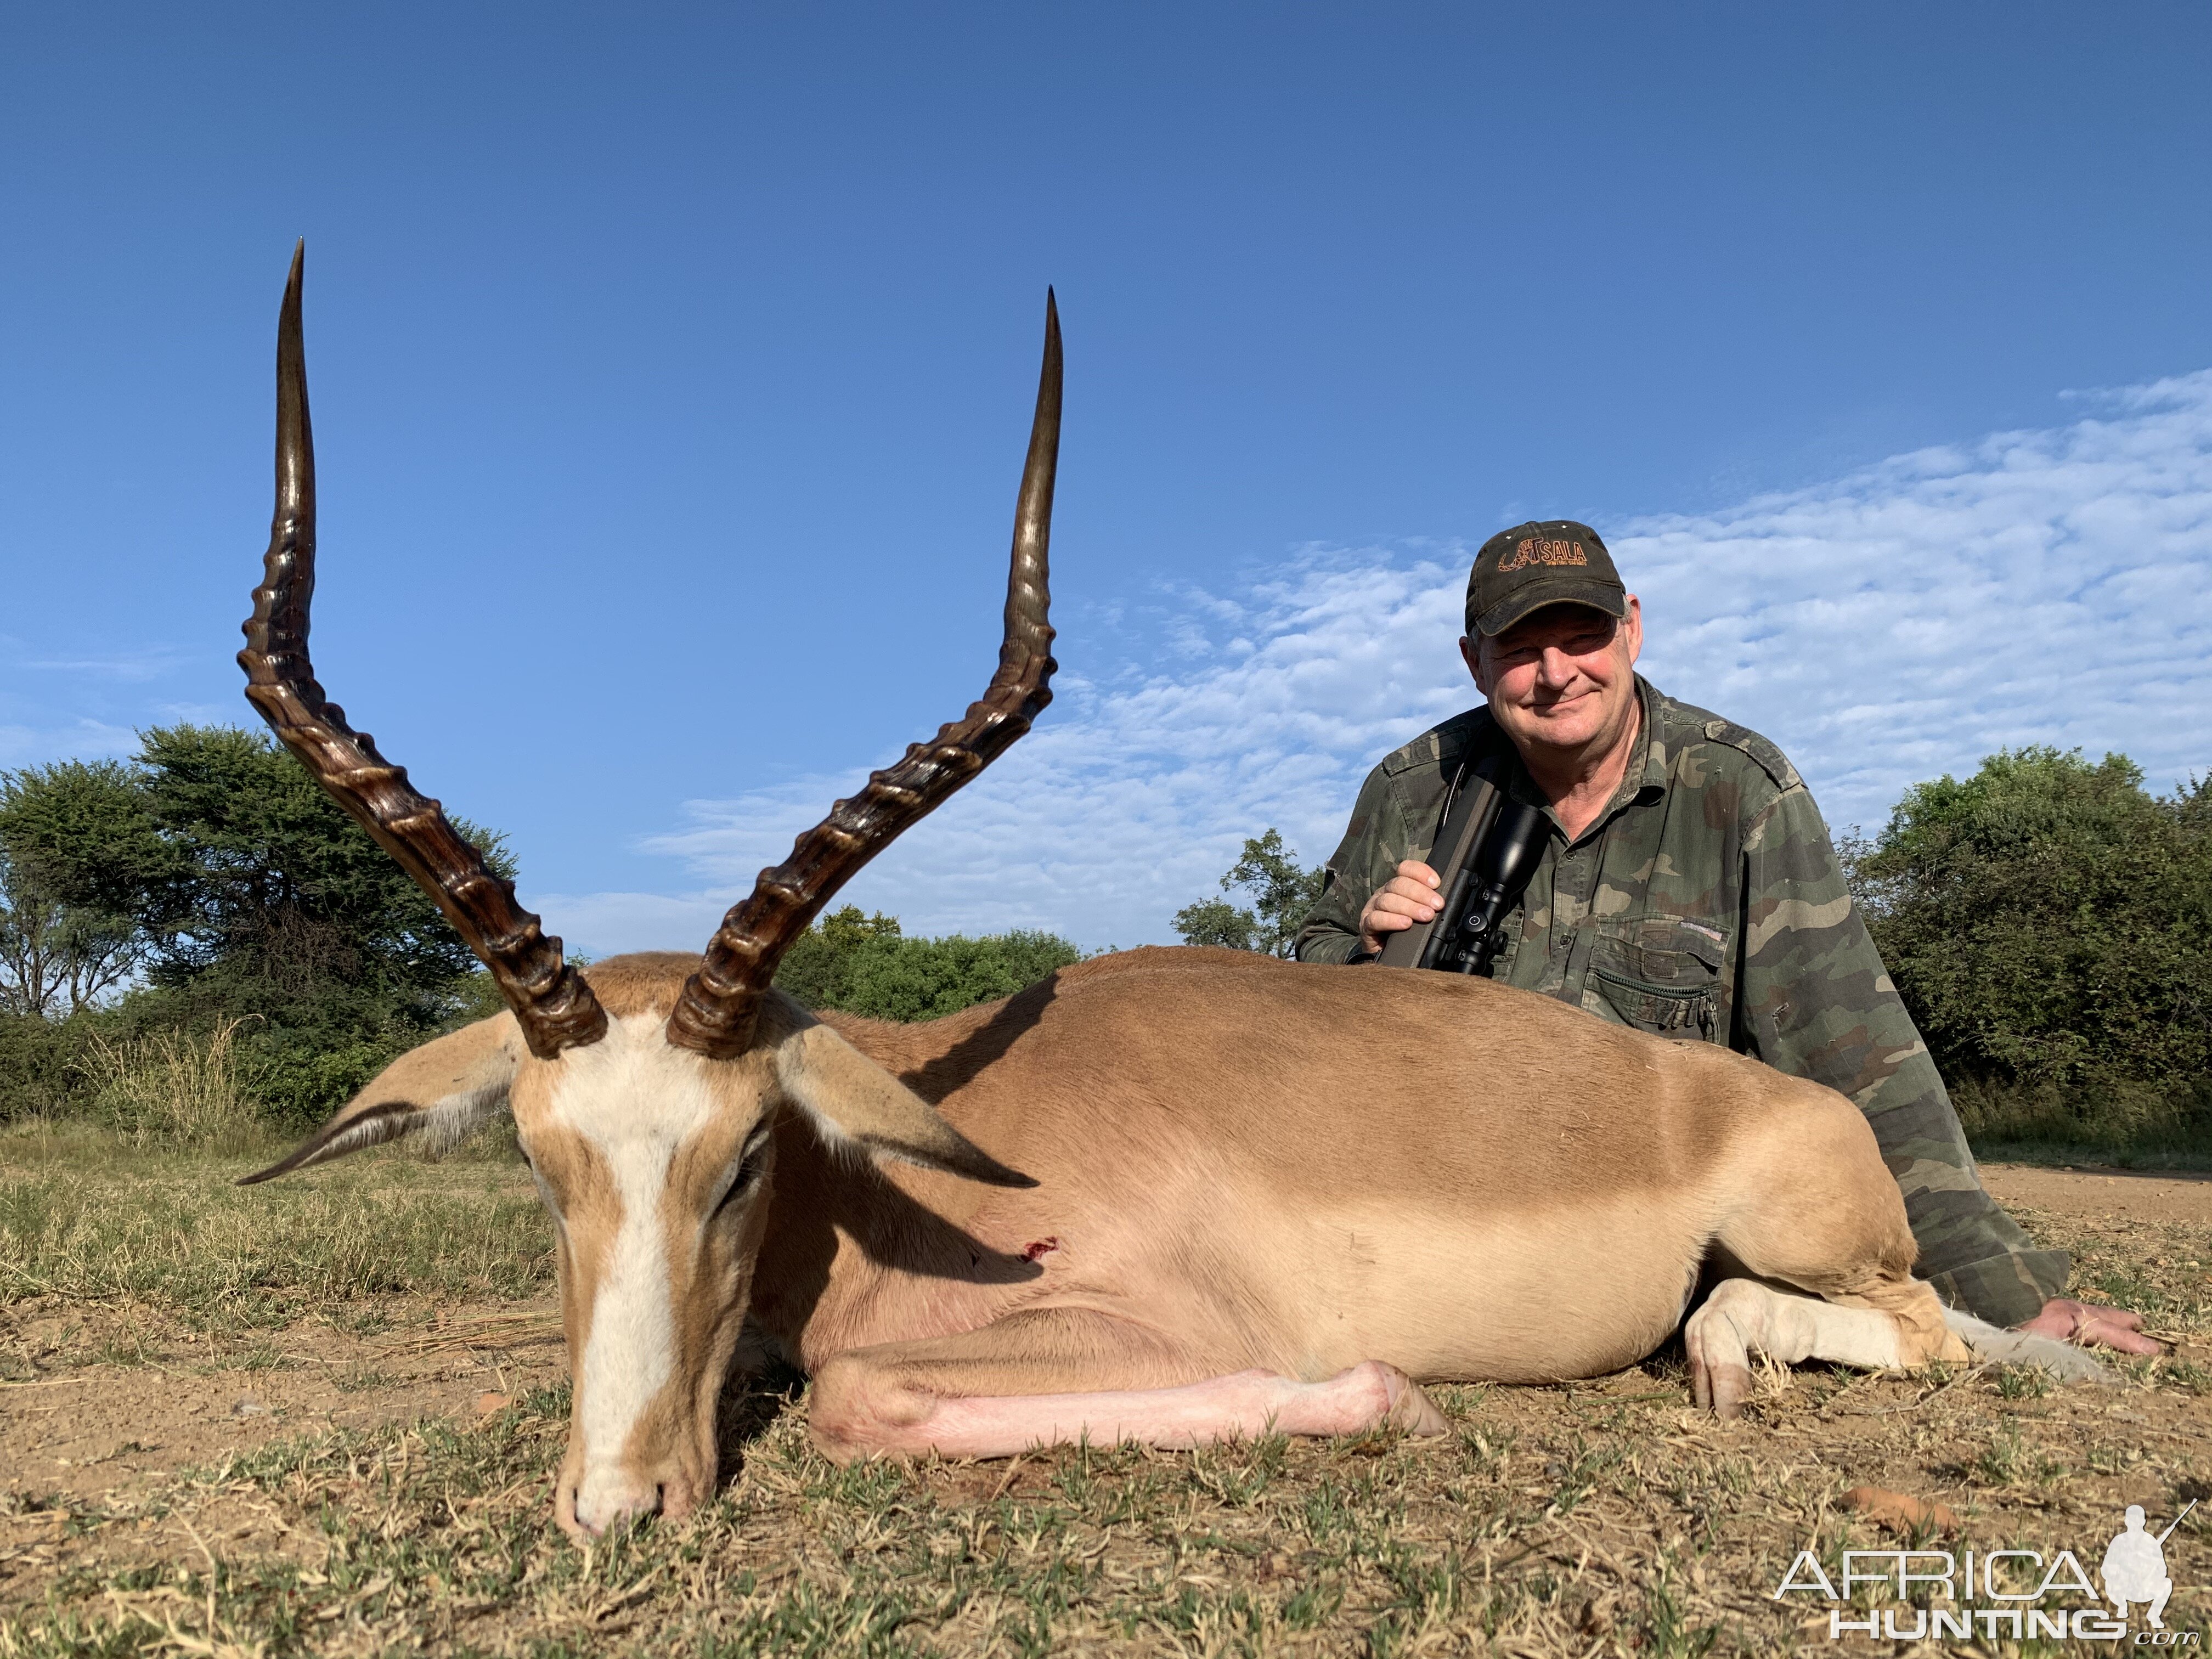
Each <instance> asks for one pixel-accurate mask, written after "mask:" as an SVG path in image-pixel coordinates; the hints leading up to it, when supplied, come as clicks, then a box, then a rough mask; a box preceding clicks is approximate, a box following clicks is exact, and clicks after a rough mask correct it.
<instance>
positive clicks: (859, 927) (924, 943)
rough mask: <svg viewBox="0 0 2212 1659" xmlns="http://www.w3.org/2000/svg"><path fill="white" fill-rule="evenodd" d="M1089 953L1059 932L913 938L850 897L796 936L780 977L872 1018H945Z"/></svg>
mask: <svg viewBox="0 0 2212 1659" xmlns="http://www.w3.org/2000/svg"><path fill="white" fill-rule="evenodd" d="M1082 956H1083V953H1082V952H1081V951H1078V950H1077V949H1076V948H1075V947H1074V946H1073V945H1071V944H1069V943H1068V942H1067V941H1066V939H1061V938H1060V937H1059V936H1057V935H1056V934H1053V933H1028V932H1014V933H992V934H987V935H985V936H983V937H982V938H980V939H970V938H969V937H967V936H966V935H964V934H960V933H951V934H948V935H946V936H945V938H943V939H908V938H906V937H904V935H903V934H902V933H901V932H900V929H899V923H898V918H897V917H896V916H886V915H881V914H878V915H872V916H868V915H861V913H860V908H859V907H858V906H856V905H851V904H848V905H847V906H845V907H844V908H842V909H841V910H838V911H836V913H834V914H833V915H828V916H824V917H823V919H822V921H820V922H819V923H817V925H816V926H814V927H810V928H809V929H807V931H806V932H805V933H804V934H802V935H801V936H800V937H799V938H798V939H794V940H793V942H792V945H791V948H790V950H789V951H786V952H785V954H784V958H783V961H782V963H781V965H779V966H778V968H777V969H776V975H775V982H776V984H777V985H778V986H780V987H781V988H782V989H784V990H786V991H787V992H789V993H790V994H792V995H793V996H794V997H796V998H797V999H798V1000H799V1001H801V1002H803V1003H805V1005H806V1006H808V1007H810V1008H836V1009H839V1010H842V1012H846V1013H852V1014H861V1015H865V1016H866V1017H867V1018H870V1019H895V1020H921V1019H939V1018H943V1017H944V1016H945V1015H946V1014H956V1013H958V1012H960V1011H961V1010H962V1009H963V1008H970V1007H973V1006H975V1004H977V1003H979V1002H990V1001H994V1000H996V999H998V998H1000V997H1007V996H1012V994H1014V993H1015V992H1017V991H1018V990H1020V989H1022V987H1024V986H1027V985H1033V984H1035V983H1036V981H1038V980H1041V979H1042V978H1043V977H1044V976H1045V975H1047V974H1049V973H1050V972H1052V971H1053V969H1055V968H1065V967H1066V966H1067V965H1068V964H1069V963H1073V962H1079V961H1081V960H1082Z"/></svg>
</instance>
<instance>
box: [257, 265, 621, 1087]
mask: <svg viewBox="0 0 2212 1659" xmlns="http://www.w3.org/2000/svg"><path fill="white" fill-rule="evenodd" d="M306 264H307V243H306V242H305V241H304V240H302V241H301V244H300V246H298V248H297V249H295V251H294V252H293V255H292V275H291V279H290V280H289V282H287V283H285V285H284V306H283V311H282V312H281V313H278V317H277V321H276V517H275V519H274V520H273V521H272V522H271V524H270V531H269V552H268V556H267V557H266V558H265V559H264V562H263V567H262V572H263V574H262V582H261V586H258V587H257V588H255V589H254V590H253V615H252V617H249V618H248V619H247V621H246V649H245V650H243V651H241V652H240V653H238V664H239V666H240V667H241V668H243V669H244V670H245V671H246V700H247V701H248V702H251V703H252V705H253V706H254V708H257V709H258V710H259V711H260V712H261V718H262V719H264V720H267V721H268V722H269V725H270V729H271V730H272V731H274V732H276V735H277V736H278V737H279V738H282V739H283V743H284V746H285V747H286V748H287V749H289V750H291V751H292V753H293V754H294V755H295V756H297V757H299V760H300V763H301V765H303V766H305V767H306V768H307V770H308V771H309V772H311V773H312V774H313V775H314V778H315V781H317V782H318V783H319V784H321V785H322V786H323V787H324V788H325V790H327V791H328V792H329V793H330V794H331V799H334V800H336V801H337V804H338V805H341V806H343V808H345V810H346V811H348V812H349V813H350V814H351V815H352V817H354V819H355V821H356V822H357V823H359V824H360V825H361V827H362V829H366V830H368V833H369V834H370V835H372V836H375V837H376V841H377V843H378V845H380V847H382V848H384V850H385V851H386V852H387V853H389V854H392V857H393V858H395V859H397V860H398V861H399V866H400V868H401V869H403V870H404V871H406V872H407V873H408V874H409V875H410V876H412V877H413V878H415V879H416V882H417V883H418V884H420V885H421V886H422V890H423V891H424V892H426V893H428V895H429V896H431V898H432V899H433V900H435V902H436V903H437V906H438V908H439V909H441V910H442V911H444V912H445V915H446V920H447V921H450V922H452V923H453V928H454V931H455V932H457V933H459V934H460V936H461V938H462V939H465V940H466V941H467V943H468V946H469V949H471V951H475V952H476V953H477V956H478V957H481V958H482V959H483V964H484V966H485V967H487V968H489V969H491V975H492V978H493V980H494V981H495V982H496V983H497V985H498V986H499V989H500V994H501V995H502V996H504V997H505V998H506V999H507V1006H509V1007H511V1008H513V1010H514V1015H515V1018H517V1019H518V1020H520V1022H521V1023H522V1034H523V1038H524V1040H525V1041H526V1042H528V1043H529V1045H530V1051H531V1053H532V1054H536V1055H537V1056H538V1058H539V1059H541V1060H550V1059H552V1058H553V1057H554V1056H555V1055H556V1054H559V1053H560V1052H561V1051H562V1049H563V1048H574V1047H576V1046H577V1045H578V1044H580V1043H586V1042H597V1041H598V1040H599V1038H600V1037H602V1036H605V1035H606V1030H607V1017H606V1014H605V1012H604V1011H602V1010H601V1008H600V1007H599V1000H598V999H597V998H596V997H594V996H593V995H592V987H590V986H588V985H586V983H585V982H584V981H583V978H582V976H581V975H579V974H578V973H577V972H576V970H575V969H574V968H572V967H570V966H569V965H568V963H566V962H564V961H563V960H562V956H561V941H560V940H559V939H548V938H547V937H546V936H545V934H544V931H543V930H542V929H541V928H540V927H539V926H538V918H537V917H536V916H534V915H531V913H530V912H529V911H527V910H526V909H524V908H522V907H521V906H520V905H519V904H517V903H516V902H514V885H513V883H511V882H508V881H506V880H503V879H502V878H500V877H499V876H497V875H495V874H494V873H493V872H492V871H491V870H490V869H489V866H486V865H485V863H484V860H483V854H481V853H479V852H478V851H477V849H476V848H474V847H473V846H471V844H470V843H469V842H468V841H467V840H466V839H465V838H464V837H463V836H462V835H461V834H460V832H459V830H457V829H454V828H453V824H452V823H451V822H450V821H449V820H448V819H447V817H446V815H445V812H444V811H443V810H442V809H441V807H440V806H439V805H438V803H437V802H436V801H435V800H431V799H428V798H427V797H425V796H423V795H421V794H419V793H416V791H415V789H414V788H413V787H410V785H409V783H408V781H407V773H406V770H405V769H404V768H402V767H398V766H394V765H392V763H390V762H389V761H387V760H386V759H385V758H384V757H383V756H381V755H380V754H378V753H377V752H376V741H375V739H374V738H371V737H369V736H368V734H367V733H366V732H356V731H354V730H353V729H352V728H351V727H350V726H348V725H347V724H346V722H345V711H344V710H343V709H342V708H339V707H338V706H337V704H336V703H334V702H328V701H327V700H325V697H324V696H323V688H322V687H321V686H319V685H318V684H316V683H315V665H314V664H313V662H312V661H311V660H310V659H308V656H307V612H308V606H309V604H310V602H311V601H312V600H313V598H314V592H315V440H314V432H313V428H312V426H311V425H310V423H309V422H308V419H307V351H306V348H305V346H304V345H303V344H302V343H301V331H300V288H301V275H302V272H303V270H304V269H305V267H306Z"/></svg>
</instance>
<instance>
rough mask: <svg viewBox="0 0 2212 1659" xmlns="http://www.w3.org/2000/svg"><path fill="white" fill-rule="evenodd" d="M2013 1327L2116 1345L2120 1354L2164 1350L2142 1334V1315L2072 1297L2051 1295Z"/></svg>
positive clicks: (2086, 1342)
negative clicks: (2037, 1309) (2037, 1312)
mask: <svg viewBox="0 0 2212 1659" xmlns="http://www.w3.org/2000/svg"><path fill="white" fill-rule="evenodd" d="M2016 1329H2019V1330H2023V1331H2031V1332H2033V1333H2034V1334H2036V1335H2037V1336H2055V1337H2057V1339H2058V1340H2060V1341H2062V1342H2079V1343H2080V1344H2081V1346H2083V1347H2085V1348H2086V1347H2100V1348H2118V1350H2119V1351H2120V1352H2122V1353H2164V1352H2166V1345H2165V1344H2164V1343H2162V1342H2160V1341H2159V1340H2158V1339H2157V1338H2155V1337H2149V1336H2145V1335H2144V1334H2142V1315H2141V1314H2132V1313H2130V1312H2129V1311H2128V1310H2126V1309H2124V1308H2106V1307H2100V1305H2099V1304H2096V1303H2094V1302H2076V1301H2075V1300H2074V1299H2073V1298H2072V1297H2065V1296H2054V1297H2051V1300H2050V1301H2048V1302H2046V1303H2045V1304H2043V1311H2042V1312H2041V1313H2039V1314H2038V1315H2036V1316H2035V1317H2034V1318H2033V1319H2031V1320H2029V1321H2028V1322H2027V1323H2026V1324H2025V1325H2021V1326H2018V1327H2016Z"/></svg>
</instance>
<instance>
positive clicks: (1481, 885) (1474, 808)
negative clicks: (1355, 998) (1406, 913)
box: [1381, 767, 1545, 974]
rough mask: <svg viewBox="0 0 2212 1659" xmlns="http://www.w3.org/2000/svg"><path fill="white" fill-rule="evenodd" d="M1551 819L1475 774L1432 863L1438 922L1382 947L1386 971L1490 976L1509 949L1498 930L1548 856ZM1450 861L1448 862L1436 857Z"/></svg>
mask: <svg viewBox="0 0 2212 1659" xmlns="http://www.w3.org/2000/svg"><path fill="white" fill-rule="evenodd" d="M1544 837H1545V824H1544V815H1543V814H1542V813H1541V812H1540V811H1537V810H1536V809H1535V808H1534V807H1533V806H1523V805H1521V803H1520V802H1518V801H1515V800H1508V799H1506V798H1505V797H1504V795H1503V794H1501V793H1499V792H1498V787H1497V786H1496V785H1494V784H1492V782H1491V781H1489V780H1488V779H1487V778H1484V777H1480V776H1475V775H1474V774H1473V769H1472V768H1471V767H1470V768H1469V769H1468V772H1467V773H1464V774H1462V785H1461V787H1460V790H1459V792H1458V793H1457V795H1456V796H1455V798H1454V799H1453V801H1452V804H1451V806H1450V809H1449V811H1446V812H1445V814H1444V822H1443V829H1440V830H1439V831H1438V832H1437V842H1436V847H1435V848H1434V849H1432V851H1431V854H1430V857H1431V862H1432V864H1434V867H1435V870H1436V872H1437V881H1438V883H1439V884H1440V885H1441V887H1442V889H1443V903H1442V904H1441V905H1440V906H1439V907H1438V908H1437V914H1436V915H1435V917H1434V918H1433V919H1432V920H1431V921H1419V922H1415V923H1414V924H1413V926H1412V927H1407V928H1404V929H1402V930H1401V931H1400V932H1398V933H1393V934H1391V935H1390V937H1389V939H1385V940H1383V955H1382V957H1381V960H1382V963H1383V966H1385V967H1388V968H1433V969H1438V970H1440V971H1442V972H1443V973H1448V974H1480V973H1485V972H1486V971H1488V969H1489V967H1490V964H1491V963H1492V961H1493V960H1495V959H1496V957H1497V956H1498V952H1499V951H1502V950H1503V949H1504V948H1505V939H1504V933H1503V931H1502V930H1501V929H1500V928H1499V927H1498V923H1499V922H1500V921H1503V920H1504V915H1505V913H1506V911H1508V910H1509V909H1510V908H1512V907H1513V902H1514V901H1515V900H1516V899H1517V898H1519V897H1520V896H1521V894H1522V890H1523V889H1525V888H1526V887H1527V886H1528V878H1529V877H1530V876H1532V875H1534V873H1535V871H1536V863H1537V860H1539V859H1540V858H1541V857H1542V856H1543V851H1544ZM1437 853H1442V854H1443V861H1442V862H1441V863H1437V862H1435V858H1436V854H1437Z"/></svg>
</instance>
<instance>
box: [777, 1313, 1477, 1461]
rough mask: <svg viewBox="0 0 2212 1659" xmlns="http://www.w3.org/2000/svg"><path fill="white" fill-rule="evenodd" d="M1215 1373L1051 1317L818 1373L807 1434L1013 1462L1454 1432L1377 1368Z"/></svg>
mask: <svg viewBox="0 0 2212 1659" xmlns="http://www.w3.org/2000/svg"><path fill="white" fill-rule="evenodd" d="M1211 1372H1212V1368H1211V1367H1210V1366H1208V1365H1206V1364H1204V1363H1203V1362H1202V1361H1200V1360H1198V1359H1195V1358H1188V1357H1186V1356H1183V1355H1182V1354H1180V1353H1178V1352H1177V1351H1176V1349H1175V1347H1174V1346H1173V1345H1172V1344H1170V1343H1169V1342H1168V1341H1166V1340H1164V1339H1163V1338H1161V1337H1159V1336H1158V1335H1157V1334H1154V1333H1152V1332H1149V1331H1146V1330H1144V1329H1142V1328H1139V1327H1137V1326H1134V1325H1131V1324H1129V1323H1127V1322H1125V1321H1122V1320H1119V1319H1115V1318H1114V1317H1112V1316H1110V1315H1106V1314H1100V1313H1094V1312H1091V1311H1090V1310H1079V1309H1040V1310H1034V1311H1031V1312H1027V1313H1019V1314H1013V1315H1010V1316H1008V1317H1006V1318H1005V1319H1001V1320H1000V1321H998V1322H996V1323H994V1324H991V1325H986V1326H984V1327H983V1328H981V1329H979V1330H973V1331H965V1332H963V1333H961V1334H959V1335H957V1336H951V1337H943V1338H939V1339H935V1340H930V1341H925V1342H896V1343H887V1344H885V1345H884V1346H881V1347H876V1348H860V1349H856V1350H854V1351H853V1352H849V1353H842V1354H839V1355H836V1357H835V1358H831V1359H830V1360H829V1361H828V1362H827V1363H825V1364H823V1366H822V1367H821V1369H820V1370H818V1371H817V1373H816V1374H815V1378H814V1391H813V1396H812V1403H811V1420H810V1427H811V1431H812V1433H813V1436H814V1440H815V1443H816V1444H817V1445H818V1446H820V1447H821V1448H822V1449H823V1451H824V1452H825V1453H826V1454H828V1455H829V1456H830V1457H832V1458H835V1459H836V1460H837V1461H838V1462H850V1461H851V1460H853V1459H855V1458H860V1457H866V1456H870V1455H876V1454H885V1453H887V1454H890V1455H893V1456H918V1455H922V1454H924V1453H927V1452H936V1453H938V1454H939V1455H942V1456H945V1457H1007V1456H1011V1455H1013V1454H1014V1453H1016V1452H1020V1451H1026V1450H1028V1449H1030V1448H1031V1447H1034V1446H1052V1445H1062V1444H1066V1443H1071V1442H1073V1441H1077V1440H1089V1441H1091V1442H1093V1443H1098V1444H1103V1445H1114V1444H1118V1443H1121V1441H1124V1440H1131V1441H1136V1442H1139V1443H1142V1444H1145V1445H1148V1446H1159V1447H1164V1448H1170V1449H1173V1448H1187V1447H1192V1446H1204V1445H1211V1444H1212V1443H1216V1442H1218V1441H1222V1440H1237V1439H1243V1440H1251V1439H1257V1438H1258V1437H1261V1436H1262V1435H1265V1434H1269V1433H1278V1434H1310V1435H1334V1434H1354V1433H1358V1432H1359V1431H1363V1430H1366V1429H1371V1428H1376V1427H1378V1426H1380V1425H1383V1424H1384V1423H1396V1424H1399V1425H1401V1426H1403V1427H1405V1428H1407V1429H1409V1430H1411V1431H1413V1432H1414V1433H1416V1434H1440V1433H1442V1432H1443V1428H1444V1421H1443V1414H1442V1413H1439V1412H1438V1411H1437V1408H1436V1407H1435V1406H1433V1405H1432V1404H1431V1403H1430V1401H1429V1399H1428V1396H1427V1395H1424V1394H1423V1393H1422V1392H1421V1390H1420V1389H1419V1386H1417V1385H1416V1384H1415V1383H1413V1379H1412V1378H1410V1377H1408V1376H1407V1375H1406V1374H1405V1373H1404V1372H1403V1371H1401V1370H1398V1369H1397V1367H1395V1365H1385V1364H1379V1363H1377V1362H1376V1361H1373V1360H1370V1361H1369V1362H1367V1363H1366V1364H1363V1365H1355V1366H1353V1367H1352V1369H1351V1370H1346V1371H1343V1372H1340V1373H1339V1374H1338V1375H1337V1376H1333V1377H1330V1378H1328V1380H1326V1381H1324V1382H1318V1383H1302V1382H1299V1381H1297V1379H1295V1378H1293V1377H1288V1376H1280V1375H1279V1374H1277V1373H1275V1372H1273V1371H1266V1370H1240V1371H1236V1372H1232V1373H1229V1374H1226V1375H1222V1374H1218V1373H1213V1374H1209V1373H1211Z"/></svg>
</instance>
